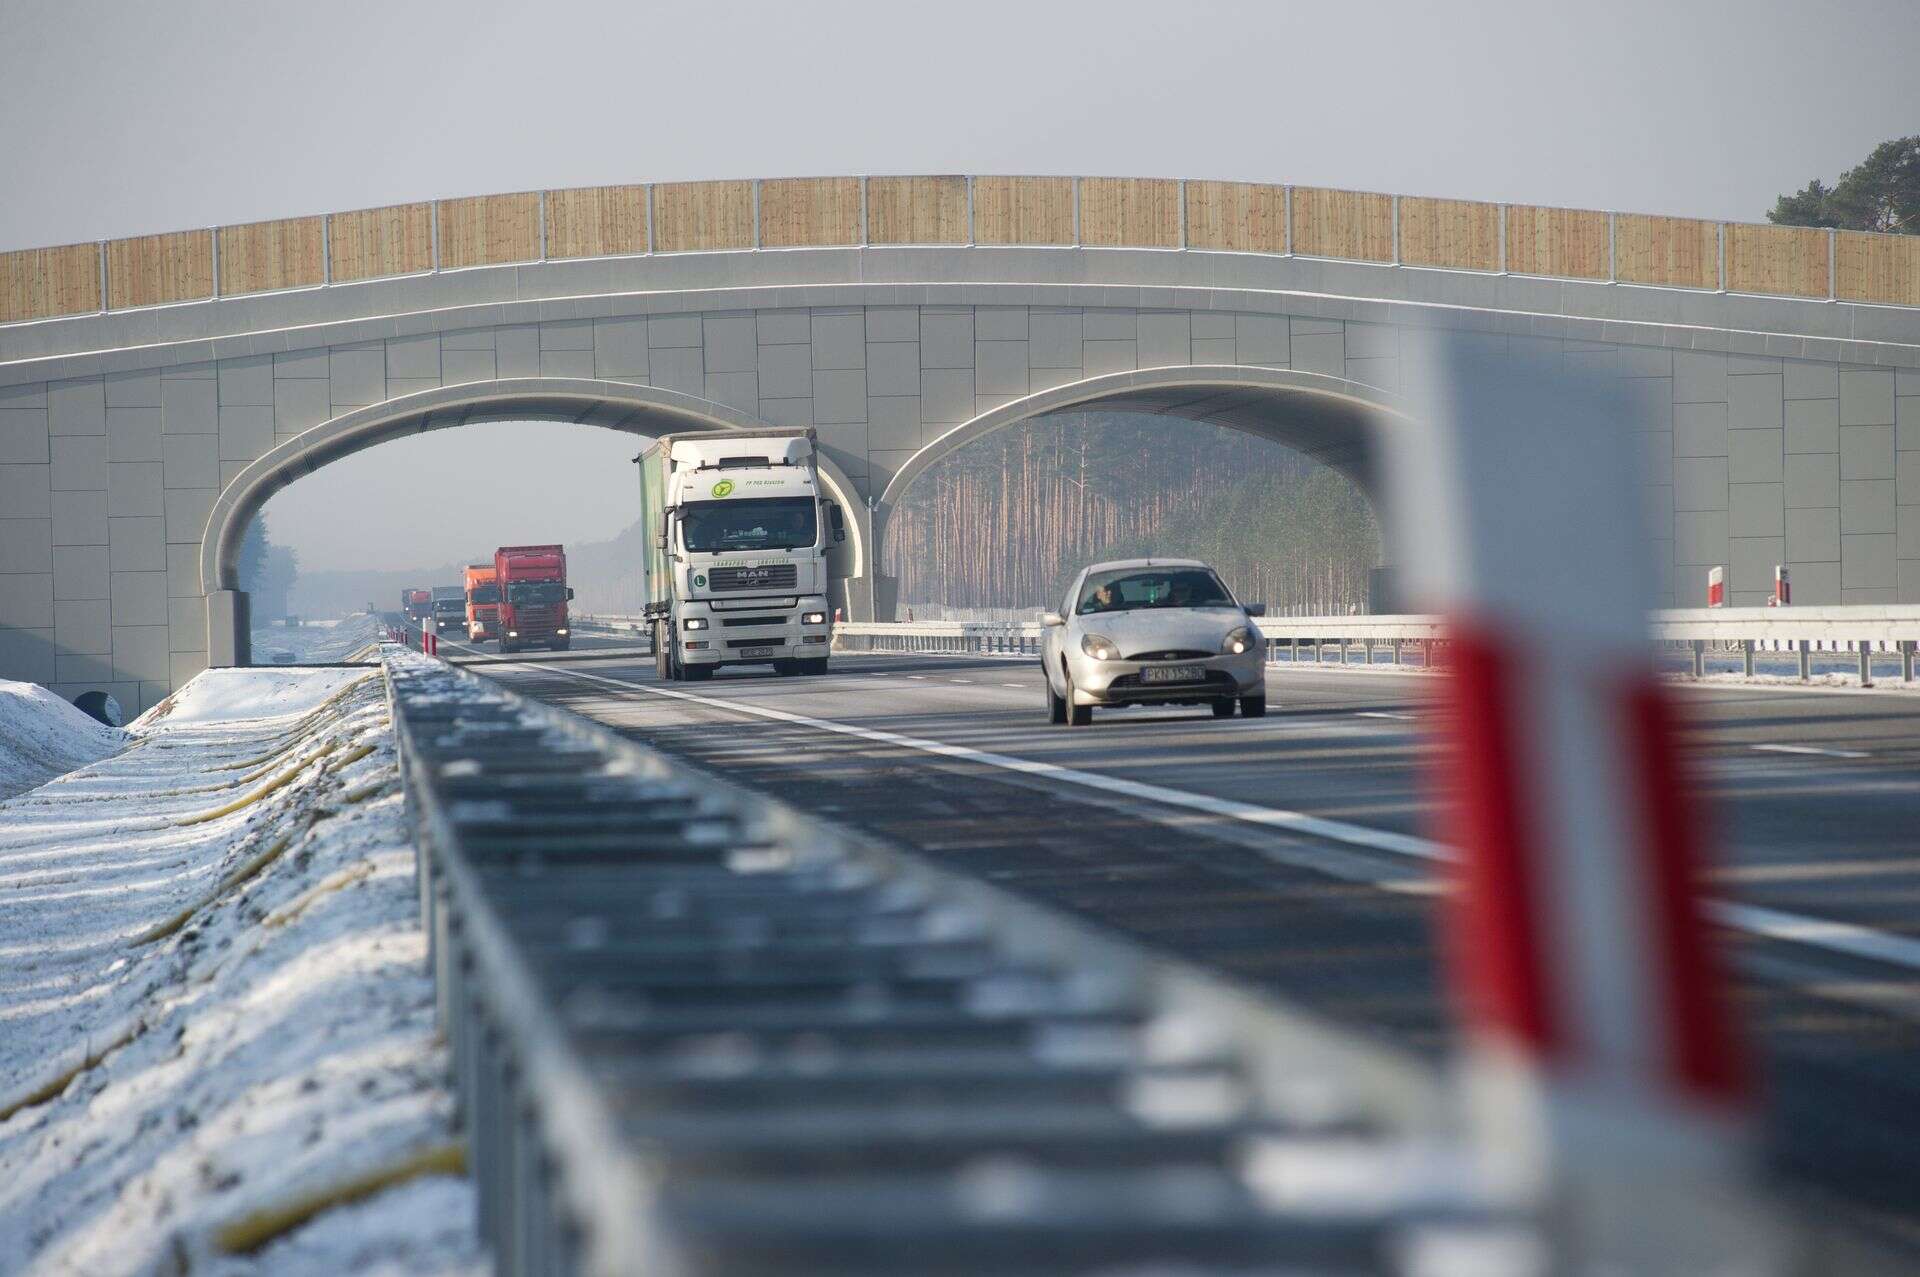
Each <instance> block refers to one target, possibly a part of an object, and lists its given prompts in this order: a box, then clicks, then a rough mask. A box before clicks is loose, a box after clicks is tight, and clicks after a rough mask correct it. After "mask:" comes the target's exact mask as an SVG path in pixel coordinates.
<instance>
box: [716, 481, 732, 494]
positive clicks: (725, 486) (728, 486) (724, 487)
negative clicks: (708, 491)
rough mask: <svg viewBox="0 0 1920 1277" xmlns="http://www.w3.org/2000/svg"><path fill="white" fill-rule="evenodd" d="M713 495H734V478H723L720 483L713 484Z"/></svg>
mask: <svg viewBox="0 0 1920 1277" xmlns="http://www.w3.org/2000/svg"><path fill="white" fill-rule="evenodd" d="M713 495H714V496H716V497H730V496H732V495H733V480H731V479H722V480H721V481H720V482H718V483H716V484H714V485H713Z"/></svg>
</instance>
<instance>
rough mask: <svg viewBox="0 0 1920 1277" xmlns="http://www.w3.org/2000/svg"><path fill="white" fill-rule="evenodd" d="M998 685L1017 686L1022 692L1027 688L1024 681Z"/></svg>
mask: <svg viewBox="0 0 1920 1277" xmlns="http://www.w3.org/2000/svg"><path fill="white" fill-rule="evenodd" d="M1000 686H1002V687H1017V688H1019V689H1020V690H1021V691H1023V692H1024V691H1026V690H1027V685H1026V684H1025V683H1002V684H1000Z"/></svg>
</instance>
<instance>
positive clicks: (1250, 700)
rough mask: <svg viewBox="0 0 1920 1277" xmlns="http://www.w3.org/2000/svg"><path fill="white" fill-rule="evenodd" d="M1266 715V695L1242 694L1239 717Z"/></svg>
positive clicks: (1260, 716) (1262, 716)
mask: <svg viewBox="0 0 1920 1277" xmlns="http://www.w3.org/2000/svg"><path fill="white" fill-rule="evenodd" d="M1266 716H1267V698H1266V696H1265V695H1264V694H1263V695H1260V696H1242V697H1241V698H1240V717H1242V718H1265V717H1266Z"/></svg>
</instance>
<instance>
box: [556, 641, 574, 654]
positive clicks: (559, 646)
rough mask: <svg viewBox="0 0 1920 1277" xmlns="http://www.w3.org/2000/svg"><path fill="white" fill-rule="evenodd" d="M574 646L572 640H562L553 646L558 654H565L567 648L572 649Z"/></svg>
mask: <svg viewBox="0 0 1920 1277" xmlns="http://www.w3.org/2000/svg"><path fill="white" fill-rule="evenodd" d="M572 645H573V640H572V639H561V640H560V641H559V642H557V643H555V644H554V645H553V650H554V651H556V652H564V651H566V650H567V648H569V647H571V646H572Z"/></svg>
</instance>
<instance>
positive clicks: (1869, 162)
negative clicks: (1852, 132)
mask: <svg viewBox="0 0 1920 1277" xmlns="http://www.w3.org/2000/svg"><path fill="white" fill-rule="evenodd" d="M1767 220H1768V221H1770V222H1775V223H1777V224H1779V225H1781V226H1831V227H1837V228H1838V229H1840V230H1849V231H1889V232H1892V233H1895V234H1904V235H1914V234H1920V136H1914V137H1899V138H1895V139H1893V140H1892V141H1891V142H1882V143H1881V144H1880V145H1879V146H1876V147H1874V148H1873V151H1872V152H1871V153H1870V154H1869V155H1868V156H1867V158H1866V159H1864V160H1862V161H1860V163H1858V164H1856V165H1854V166H1853V167H1852V168H1850V169H1848V170H1847V171H1846V172H1844V173H1842V174H1841V175H1840V180H1839V181H1837V182H1835V183H1834V184H1833V185H1832V186H1828V185H1827V184H1826V183H1825V182H1822V181H1821V180H1820V179H1819V178H1817V177H1816V178H1814V179H1813V180H1812V181H1811V182H1808V183H1807V184H1806V185H1805V186H1803V187H1801V188H1800V189H1799V190H1797V191H1795V192H1793V193H1792V194H1790V195H1782V196H1781V197H1780V198H1778V199H1777V200H1775V201H1774V202H1773V211H1772V212H1770V213H1768V214H1767Z"/></svg>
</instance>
